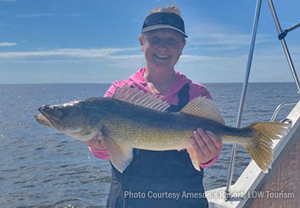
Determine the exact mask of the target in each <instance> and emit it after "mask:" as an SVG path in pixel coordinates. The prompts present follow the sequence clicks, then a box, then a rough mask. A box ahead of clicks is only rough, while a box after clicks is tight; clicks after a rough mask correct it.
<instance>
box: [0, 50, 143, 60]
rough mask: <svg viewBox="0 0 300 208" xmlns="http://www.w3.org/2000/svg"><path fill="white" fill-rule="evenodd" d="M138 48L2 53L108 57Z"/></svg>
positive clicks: (6, 56) (12, 56) (5, 55)
mask: <svg viewBox="0 0 300 208" xmlns="http://www.w3.org/2000/svg"><path fill="white" fill-rule="evenodd" d="M134 51H138V48H100V49H76V48H75V49H54V50H45V51H18V52H3V53H0V58H2V59H15V58H33V59H34V58H40V57H45V58H47V57H48V58H49V57H57V58H82V59H93V58H103V57H108V56H110V55H112V54H116V53H122V52H123V53H124V52H134Z"/></svg>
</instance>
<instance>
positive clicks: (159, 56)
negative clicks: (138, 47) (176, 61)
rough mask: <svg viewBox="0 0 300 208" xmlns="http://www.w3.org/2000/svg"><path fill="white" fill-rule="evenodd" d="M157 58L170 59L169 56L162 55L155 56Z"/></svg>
mask: <svg viewBox="0 0 300 208" xmlns="http://www.w3.org/2000/svg"><path fill="white" fill-rule="evenodd" d="M155 56H156V57H158V58H160V59H167V58H169V56H161V55H157V54H156V55H155Z"/></svg>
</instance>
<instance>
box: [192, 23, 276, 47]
mask: <svg viewBox="0 0 300 208" xmlns="http://www.w3.org/2000/svg"><path fill="white" fill-rule="evenodd" d="M195 19H197V21H195ZM187 33H188V35H189V38H188V39H187V41H188V45H187V46H188V47H189V48H195V47H201V50H205V51H214V52H218V51H220V52H223V51H226V50H227V51H233V50H239V49H243V48H245V47H249V46H250V41H251V34H250V33H249V34H243V33H241V32H240V31H239V29H237V27H236V26H234V25H225V24H219V23H216V22H212V21H211V20H209V19H204V18H203V19H199V17H198V18H194V19H192V20H189V21H188V24H187ZM273 41H274V42H275V41H277V39H276V36H272V35H269V34H258V35H257V37H256V44H263V43H269V42H273Z"/></svg>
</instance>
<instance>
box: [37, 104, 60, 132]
mask: <svg viewBox="0 0 300 208" xmlns="http://www.w3.org/2000/svg"><path fill="white" fill-rule="evenodd" d="M38 110H39V111H40V112H41V113H42V114H38V115H35V119H36V120H37V121H38V122H39V123H40V124H43V125H45V126H49V127H51V128H55V129H58V130H60V129H61V128H62V122H61V121H60V120H59V119H58V118H56V117H55V116H53V115H51V113H50V112H51V110H50V108H49V106H47V105H43V106H42V107H40V108H39V109H38Z"/></svg>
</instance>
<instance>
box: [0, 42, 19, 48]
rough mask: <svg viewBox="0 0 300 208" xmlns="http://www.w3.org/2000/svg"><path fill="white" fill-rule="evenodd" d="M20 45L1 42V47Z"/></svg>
mask: <svg viewBox="0 0 300 208" xmlns="http://www.w3.org/2000/svg"><path fill="white" fill-rule="evenodd" d="M15 45H18V44H17V43H9V42H0V47H10V46H15Z"/></svg>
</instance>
